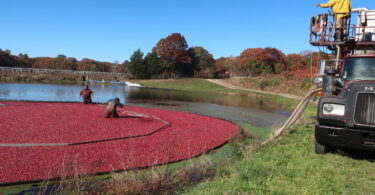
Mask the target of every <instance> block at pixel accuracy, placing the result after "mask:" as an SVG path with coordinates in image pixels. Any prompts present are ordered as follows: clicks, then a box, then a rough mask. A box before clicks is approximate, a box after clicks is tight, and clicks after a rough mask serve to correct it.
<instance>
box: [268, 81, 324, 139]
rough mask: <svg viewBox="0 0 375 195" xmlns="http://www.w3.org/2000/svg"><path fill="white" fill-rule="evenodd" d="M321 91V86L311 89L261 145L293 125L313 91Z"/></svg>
mask: <svg viewBox="0 0 375 195" xmlns="http://www.w3.org/2000/svg"><path fill="white" fill-rule="evenodd" d="M319 91H322V88H318V89H313V90H311V91H310V92H309V93H308V94H307V95H306V97H305V98H304V99H303V100H302V101H301V102H300V103H299V104H298V106H297V107H296V109H295V110H294V111H293V113H292V114H291V115H290V117H289V118H288V120H287V121H286V122H285V123H284V125H283V126H282V127H281V128H280V129H277V130H275V131H274V132H273V133H272V135H271V136H270V137H269V138H268V139H267V140H266V141H265V142H263V143H262V145H264V144H267V143H269V142H271V141H273V140H274V139H276V138H278V137H279V136H280V135H282V134H283V133H285V132H286V131H287V130H288V129H289V128H290V127H291V126H293V125H294V123H295V122H296V121H297V120H298V119H299V118H300V117H301V115H302V113H303V111H304V110H305V109H306V107H307V105H308V104H309V102H310V100H311V98H312V97H313V96H314V94H315V93H317V92H319Z"/></svg>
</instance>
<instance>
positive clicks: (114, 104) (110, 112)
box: [105, 98, 124, 118]
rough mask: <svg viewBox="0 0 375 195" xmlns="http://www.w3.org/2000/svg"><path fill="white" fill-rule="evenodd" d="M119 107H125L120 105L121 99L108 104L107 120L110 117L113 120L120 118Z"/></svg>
mask: <svg viewBox="0 0 375 195" xmlns="http://www.w3.org/2000/svg"><path fill="white" fill-rule="evenodd" d="M117 106H119V107H120V108H123V107H124V106H123V105H122V104H121V103H120V99H119V98H115V99H110V100H108V102H107V112H106V113H105V118H109V117H111V116H112V117H113V118H118V117H119V116H118V114H117V110H116V108H117Z"/></svg>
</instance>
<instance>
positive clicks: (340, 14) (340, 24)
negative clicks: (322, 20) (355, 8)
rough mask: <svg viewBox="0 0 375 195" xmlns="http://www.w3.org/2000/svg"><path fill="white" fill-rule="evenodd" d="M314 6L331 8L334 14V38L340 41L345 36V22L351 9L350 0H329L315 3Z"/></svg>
mask: <svg viewBox="0 0 375 195" xmlns="http://www.w3.org/2000/svg"><path fill="white" fill-rule="evenodd" d="M316 6H318V7H322V8H328V7H330V8H331V9H332V12H333V13H335V14H336V18H335V24H336V25H335V27H336V40H337V41H341V39H342V37H343V36H346V31H347V30H346V28H347V22H348V19H349V17H350V12H351V10H352V4H351V2H350V0H330V1H329V2H328V3H326V4H317V5H316Z"/></svg>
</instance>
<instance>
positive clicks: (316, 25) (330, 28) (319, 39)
mask: <svg viewBox="0 0 375 195" xmlns="http://www.w3.org/2000/svg"><path fill="white" fill-rule="evenodd" d="M336 14H340V13H336ZM336 14H332V13H327V14H319V15H317V16H316V17H312V19H311V24H310V43H311V44H312V45H314V46H334V45H336V44H338V43H337V42H338V41H337V40H336V39H335V33H337V32H338V31H342V32H346V33H345V34H346V35H345V36H346V39H347V40H348V39H351V40H354V41H356V42H357V45H365V46H366V45H367V46H371V45H375V40H374V38H371V37H373V36H374V34H375V33H374V32H375V26H367V25H363V24H364V23H367V22H366V20H367V18H366V15H367V14H375V11H374V10H369V11H364V12H358V11H356V12H351V17H349V19H348V21H347V25H346V26H343V27H338V25H337V24H336V22H337V20H336V19H335V18H336ZM341 14H342V13H341ZM354 14H357V15H358V16H353V15H354ZM355 20H357V21H355ZM363 21H365V22H363ZM369 36H370V37H369Z"/></svg>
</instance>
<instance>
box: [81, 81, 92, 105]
mask: <svg viewBox="0 0 375 195" xmlns="http://www.w3.org/2000/svg"><path fill="white" fill-rule="evenodd" d="M81 96H82V100H83V103H85V104H91V103H92V100H91V98H93V97H94V93H93V92H92V91H91V89H89V86H88V85H85V87H84V88H83V89H82V90H81V92H80V93H79V97H81Z"/></svg>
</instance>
